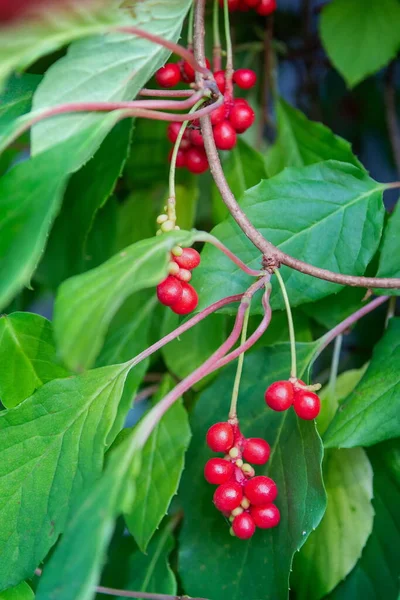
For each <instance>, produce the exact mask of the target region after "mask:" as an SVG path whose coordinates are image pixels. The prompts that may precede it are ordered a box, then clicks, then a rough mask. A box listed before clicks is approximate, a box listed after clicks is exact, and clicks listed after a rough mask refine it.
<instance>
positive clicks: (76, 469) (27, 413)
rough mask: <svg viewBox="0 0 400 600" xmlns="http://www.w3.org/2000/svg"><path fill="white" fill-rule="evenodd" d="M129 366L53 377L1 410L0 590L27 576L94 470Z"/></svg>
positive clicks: (89, 482) (99, 463)
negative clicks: (8, 408)
mask: <svg viewBox="0 0 400 600" xmlns="http://www.w3.org/2000/svg"><path fill="white" fill-rule="evenodd" d="M127 370H128V367H127V365H117V366H112V367H104V368H102V369H96V370H94V371H90V372H88V373H85V374H83V375H80V376H78V377H70V378H68V379H58V380H54V381H51V382H49V383H47V384H46V385H44V386H42V387H41V388H40V389H39V390H38V391H37V392H36V393H35V394H34V395H33V396H31V397H30V398H28V399H27V400H25V402H23V403H22V404H20V405H19V406H17V407H16V408H13V409H10V410H7V411H4V412H1V413H0V465H1V467H0V498H1V501H0V513H1V521H0V557H1V561H0V590H2V589H5V588H7V587H9V586H12V585H15V584H17V583H19V582H20V581H21V580H22V579H24V578H25V577H30V576H31V575H32V574H33V571H34V569H35V568H36V567H37V566H38V564H39V563H40V561H41V560H43V558H44V557H45V556H46V554H47V553H48V551H49V549H50V548H51V547H52V545H53V544H54V543H55V542H56V540H57V538H58V536H59V534H60V532H61V531H62V530H63V528H64V525H65V521H66V519H67V516H68V514H69V511H70V509H71V505H72V503H73V501H74V500H75V499H76V497H77V496H78V494H80V493H81V492H82V489H85V488H86V487H90V486H91V485H92V484H93V482H94V481H95V480H96V479H97V477H98V476H99V474H100V472H101V469H102V466H103V455H104V451H105V449H106V445H105V441H106V438H107V436H108V434H109V431H110V429H111V426H112V425H113V423H114V420H115V417H116V412H117V408H118V404H119V400H120V397H121V394H122V389H123V386H124V381H125V377H126V375H127ZM27 531H29V535H27Z"/></svg>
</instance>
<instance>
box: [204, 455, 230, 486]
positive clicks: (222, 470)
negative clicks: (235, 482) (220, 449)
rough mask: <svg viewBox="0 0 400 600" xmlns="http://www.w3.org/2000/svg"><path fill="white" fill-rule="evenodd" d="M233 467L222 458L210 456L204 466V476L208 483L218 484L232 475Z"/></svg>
mask: <svg viewBox="0 0 400 600" xmlns="http://www.w3.org/2000/svg"><path fill="white" fill-rule="evenodd" d="M234 469H235V467H234V465H233V464H232V463H231V462H229V461H227V460H224V459H223V458H210V460H209V461H207V462H206V465H205V467H204V477H205V479H206V481H208V483H212V484H214V485H220V484H221V483H225V482H226V481H228V480H229V479H230V478H231V477H232V475H233V471H234Z"/></svg>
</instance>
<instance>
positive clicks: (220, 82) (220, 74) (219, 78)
mask: <svg viewBox="0 0 400 600" xmlns="http://www.w3.org/2000/svg"><path fill="white" fill-rule="evenodd" d="M214 79H215V82H216V84H217V86H218V89H219V91H220V92H221V94H224V93H225V85H226V80H225V71H216V72H215V73H214Z"/></svg>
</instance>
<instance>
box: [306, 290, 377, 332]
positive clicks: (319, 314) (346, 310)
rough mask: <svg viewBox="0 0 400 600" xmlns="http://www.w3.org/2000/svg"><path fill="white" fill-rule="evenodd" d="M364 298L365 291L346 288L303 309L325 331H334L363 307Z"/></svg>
mask: <svg viewBox="0 0 400 600" xmlns="http://www.w3.org/2000/svg"><path fill="white" fill-rule="evenodd" d="M364 297H365V290H364V289H360V288H353V287H345V288H344V289H342V290H341V291H340V292H339V293H338V294H334V295H333V296H328V297H327V298H321V300H317V302H312V303H310V304H304V305H303V306H302V307H301V309H302V310H303V311H304V312H305V313H306V315H308V316H309V317H311V318H312V319H314V321H316V322H317V323H319V324H320V325H322V326H323V327H325V329H333V327H335V325H337V324H338V323H340V322H341V321H343V320H344V319H346V318H347V317H349V316H350V315H351V314H353V313H354V312H356V310H358V309H359V308H361V307H362V306H363V302H362V300H363V298H364Z"/></svg>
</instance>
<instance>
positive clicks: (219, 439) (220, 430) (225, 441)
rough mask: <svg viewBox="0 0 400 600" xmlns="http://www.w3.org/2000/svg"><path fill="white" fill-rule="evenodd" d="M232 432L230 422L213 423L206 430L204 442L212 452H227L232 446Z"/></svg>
mask: <svg viewBox="0 0 400 600" xmlns="http://www.w3.org/2000/svg"><path fill="white" fill-rule="evenodd" d="M233 440H234V434H233V428H232V425H231V424H230V423H215V424H214V425H211V427H210V429H209V430H208V431H207V435H206V442H207V445H208V447H209V448H211V450H213V452H228V451H229V450H230V449H231V448H232V446H233Z"/></svg>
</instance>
